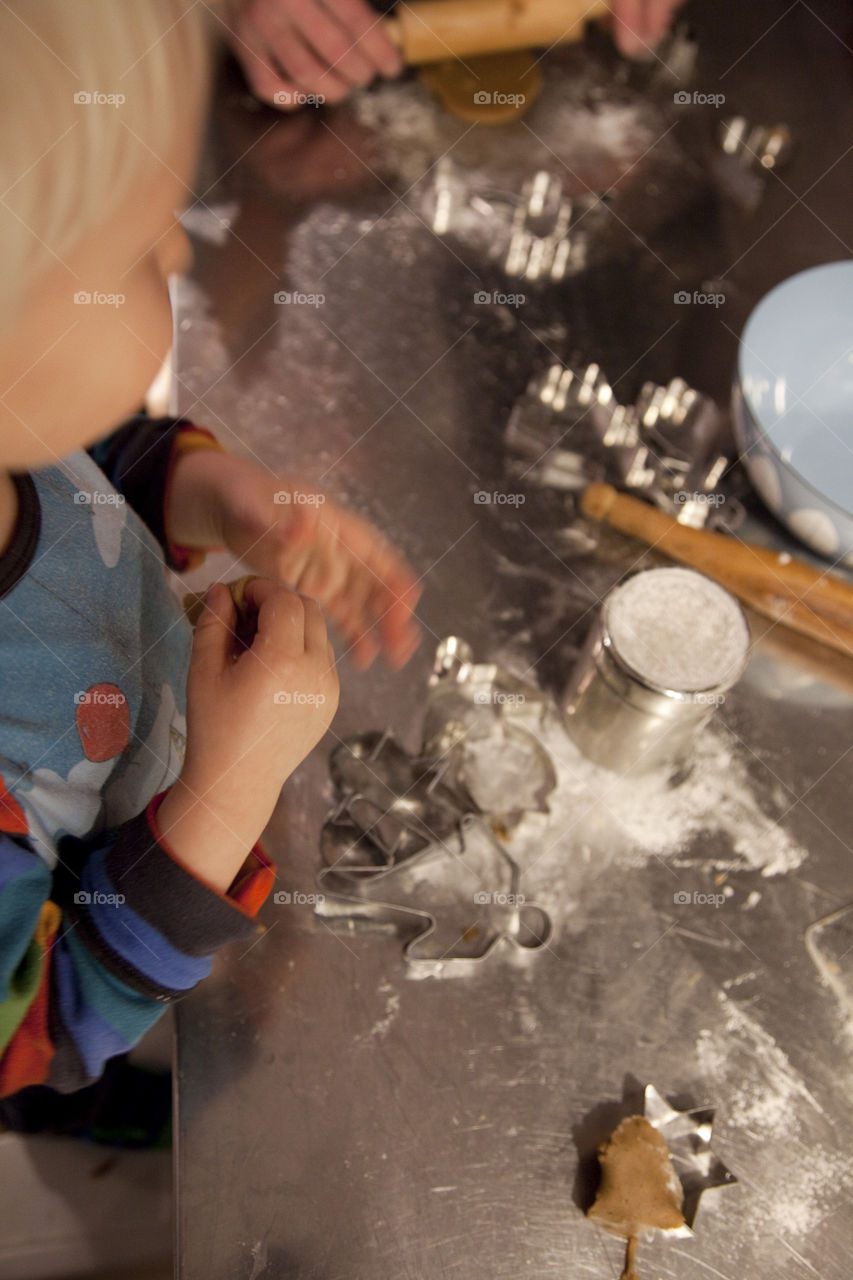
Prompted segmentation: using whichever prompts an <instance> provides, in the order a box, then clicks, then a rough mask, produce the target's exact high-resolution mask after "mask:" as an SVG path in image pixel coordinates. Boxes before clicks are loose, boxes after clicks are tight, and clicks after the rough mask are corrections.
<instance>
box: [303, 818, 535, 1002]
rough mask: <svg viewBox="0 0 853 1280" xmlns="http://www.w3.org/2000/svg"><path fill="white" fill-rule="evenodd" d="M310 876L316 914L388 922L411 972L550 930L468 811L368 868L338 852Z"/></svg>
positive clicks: (529, 943)
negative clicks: (404, 853)
mask: <svg viewBox="0 0 853 1280" xmlns="http://www.w3.org/2000/svg"><path fill="white" fill-rule="evenodd" d="M336 834H337V836H338V837H340V836H341V835H342V834H343V833H342V832H341V830H340V827H339V828H338V831H337V833H336ZM330 852H331V850H330V848H329V847H328V846H327V848H326V850H325V853H326V857H327V858H328V856H329V854H330ZM317 879H318V884H319V885H320V886H321V888H322V890H323V894H322V899H321V901H320V903H319V904H318V906H317V907H316V911H317V914H318V915H321V916H323V917H325V918H326V919H335V920H341V919H343V920H346V921H347V922H352V921H363V922H367V923H371V924H373V925H375V926H378V927H380V928H385V929H391V930H393V931H394V932H395V933H397V934H398V935H399V936H400V937H402V938H404V939H405V945H404V948H403V955H404V957H405V959H406V961H407V962H408V964H409V965H410V966H411V968H412V971H413V973H414V974H416V975H417V976H418V977H429V976H436V975H438V974H442V973H447V974H451V973H452V974H454V975H459V974H463V973H466V972H468V971H470V970H471V969H472V967H476V965H478V964H480V963H481V962H482V961H484V960H486V959H487V957H489V956H490V955H492V954H493V953H494V952H496V951H497V950H498V949H499V948H502V949H507V948H509V949H511V950H512V952H513V954H514V955H516V956H517V957H524V956H529V955H530V954H532V953H534V952H536V951H538V950H540V949H541V948H542V947H544V946H546V945H547V943H548V941H549V939H550V937H551V921H550V918H549V916H548V914H547V912H545V911H544V910H543V909H542V908H541V907H538V906H536V905H535V904H534V903H532V902H527V901H526V900H525V898H524V895H523V894H522V893H520V892H519V879H520V873H519V869H518V866H517V864H516V863H515V862H514V861H513V859H512V858H511V857H510V856H509V854H508V853H507V851H506V850H505V849H504V848H503V846H502V845H501V843H500V841H499V840H498V839H497V838H496V836H495V835H494V833H493V832H492V831H491V829H490V828H489V826H488V824H487V823H486V822H484V821H483V819H482V818H480V817H478V816H476V815H474V814H467V815H466V816H465V817H464V818H463V819H462V822H461V824H460V829H459V831H458V832H457V833H455V834H454V835H452V836H451V837H450V838H449V839H447V840H446V841H443V842H440V843H436V844H433V845H430V846H428V847H427V848H425V849H423V850H422V851H421V852H419V853H416V854H413V855H412V856H411V857H409V858H408V859H405V860H402V861H398V862H392V863H390V864H389V865H387V866H384V867H380V868H376V867H369V866H364V865H362V866H357V865H354V864H353V863H352V862H351V861H347V860H346V859H345V858H342V859H340V860H339V861H338V862H336V863H335V864H334V865H332V866H327V867H326V868H325V869H324V870H323V871H321V873H320V875H319V876H318V878H317Z"/></svg>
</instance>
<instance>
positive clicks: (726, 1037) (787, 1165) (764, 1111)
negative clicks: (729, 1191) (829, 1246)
mask: <svg viewBox="0 0 853 1280" xmlns="http://www.w3.org/2000/svg"><path fill="white" fill-rule="evenodd" d="M748 976H749V975H744V977H748ZM753 976H754V975H753ZM731 985H736V982H733V983H732V984H731ZM716 995H717V1000H718V1001H719V1004H720V1010H721V1014H722V1026H721V1028H719V1029H718V1030H716V1031H714V1032H712V1031H710V1030H703V1031H700V1033H699V1036H698V1038H697V1041H696V1059H697V1064H698V1068H699V1072H700V1074H701V1076H702V1077H703V1079H704V1080H705V1081H706V1082H707V1085H708V1093H709V1095H711V1096H713V1095H714V1094H715V1093H719V1095H720V1096H724V1097H725V1098H726V1108H725V1113H724V1114H721V1115H720V1116H719V1117H718V1119H719V1121H720V1122H721V1123H722V1124H723V1125H725V1126H726V1128H729V1129H731V1131H732V1132H733V1133H735V1134H737V1135H738V1137H739V1139H740V1140H741V1142H742V1144H743V1147H744V1150H745V1151H746V1150H750V1149H751V1151H752V1152H753V1153H755V1154H754V1157H753V1158H754V1167H753V1168H752V1169H751V1170H750V1169H749V1168H748V1166H747V1162H746V1159H745V1158H744V1159H743V1161H742V1164H743V1166H745V1167H741V1168H739V1169H737V1170H736V1172H737V1173H738V1176H739V1177H740V1179H741V1181H742V1183H743V1184H744V1194H745V1195H748V1196H751V1197H754V1199H755V1201H756V1210H755V1212H754V1219H755V1221H757V1222H759V1221H760V1222H762V1223H766V1224H768V1226H769V1227H770V1229H771V1230H772V1231H773V1232H774V1233H775V1234H776V1235H778V1236H779V1237H780V1238H782V1239H783V1240H784V1239H785V1238H786V1237H790V1236H805V1235H808V1234H809V1232H811V1231H813V1230H814V1229H815V1228H816V1227H817V1226H818V1224H819V1223H820V1222H821V1220H822V1219H823V1218H824V1217H826V1216H827V1215H828V1214H830V1213H832V1212H833V1211H834V1210H835V1208H837V1207H838V1205H839V1203H840V1202H841V1200H843V1199H845V1198H847V1197H849V1194H850V1189H851V1186H853V1156H851V1155H848V1154H846V1153H842V1152H839V1151H838V1150H832V1149H831V1148H828V1147H827V1146H826V1145H824V1144H823V1143H821V1142H819V1141H816V1140H815V1137H814V1132H815V1126H818V1127H820V1128H824V1129H825V1130H826V1132H827V1136H829V1135H830V1134H831V1125H832V1117H831V1116H828V1115H827V1114H826V1112H825V1111H824V1109H823V1107H822V1106H821V1105H820V1103H819V1102H818V1101H817V1099H816V1098H815V1097H814V1095H813V1094H812V1093H811V1091H810V1090H809V1089H808V1088H807V1087H806V1085H805V1083H804V1082H803V1080H802V1079H801V1077H800V1075H799V1073H798V1072H797V1071H796V1070H795V1068H794V1067H793V1066H792V1064H791V1063H790V1061H789V1060H788V1058H787V1056H786V1055H785V1053H784V1052H783V1051H782V1049H780V1047H779V1045H778V1044H777V1043H776V1041H775V1040H774V1039H773V1037H772V1036H771V1035H769V1034H768V1032H767V1031H765V1030H764V1028H763V1027H762V1026H761V1025H760V1024H759V1023H758V1022H757V1021H756V1020H755V1019H754V1018H752V1017H751V1016H750V1015H749V1014H748V1013H746V1012H744V1010H743V1009H741V1008H739V1007H738V1006H737V1005H736V1004H734V1003H733V1002H732V1001H731V1000H730V999H729V997H728V996H727V995H726V994H725V992H724V991H718V992H717V993H716ZM759 1215H760V1216H759Z"/></svg>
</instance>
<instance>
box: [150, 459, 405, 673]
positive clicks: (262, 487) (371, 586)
mask: <svg viewBox="0 0 853 1280" xmlns="http://www.w3.org/2000/svg"><path fill="white" fill-rule="evenodd" d="M167 524H168V527H169V533H170V537H171V538H172V540H173V542H175V543H178V544H180V545H183V546H193V547H198V546H213V545H218V546H226V547H228V549H229V550H230V551H232V552H233V553H234V554H235V555H238V556H239V557H240V559H241V560H243V562H244V563H245V564H246V565H247V566H248V567H249V568H250V569H252V570H253V571H254V572H255V573H260V574H263V575H265V576H267V577H270V578H276V579H278V580H279V581H281V582H285V583H287V585H288V586H289V587H292V588H293V589H294V590H295V591H299V592H300V593H301V594H302V595H306V596H311V597H312V598H313V599H314V600H316V601H317V602H318V603H319V604H321V605H322V606H323V608H324V609H325V611H326V612H327V614H328V616H329V617H330V618H331V619H332V621H333V622H334V623H335V624H336V625H337V626H338V627H339V628H340V630H341V632H342V633H343V635H344V636H345V637H346V639H347V640H348V641H349V643H350V645H351V647H352V650H353V655H354V657H355V661H356V662H357V663H358V665H359V666H361V667H368V666H369V665H370V663H371V662H372V661H373V659H374V658H375V657H376V655H377V654H378V653H379V652H380V651H382V650H383V649H384V651H385V655H386V657H387V658H388V661H389V662H390V663H391V664H392V666H395V667H402V666H403V665H404V664H405V663H406V662H408V660H409V658H410V657H411V656H412V654H413V653H414V651H415V649H416V648H417V646H418V640H419V636H418V630H417V626H416V624H415V622H414V621H413V618H412V610H413V609H414V606H415V604H416V603H417V600H418V598H419V596H420V588H419V587H418V585H417V582H416V580H415V577H414V574H413V573H412V571H411V570H410V569H409V567H408V566H407V565H406V563H405V561H404V560H403V559H402V558H401V557H400V556H399V555H398V554H397V553H396V551H394V549H393V548H392V547H391V545H390V544H389V543H388V542H386V541H385V539H384V538H383V537H382V536H381V535H380V534H379V533H378V532H377V531H376V530H375V529H374V528H373V527H372V526H371V525H369V524H368V523H367V522H366V521H364V520H360V519H359V518H358V517H357V516H354V515H351V514H350V513H349V512H347V511H344V510H342V509H341V508H340V507H338V506H337V505H336V504H335V503H334V502H332V501H331V500H330V499H328V498H326V497H325V495H324V494H322V493H320V492H319V491H317V490H311V489H307V488H304V487H302V488H297V487H294V486H292V485H289V484H287V483H286V482H285V481H283V480H281V479H279V478H276V477H275V476H272V475H270V474H269V473H268V472H265V471H263V470H262V469H261V468H260V467H257V466H255V465H254V464H252V463H249V462H245V461H243V460H242V459H239V458H232V457H230V456H229V455H227V454H221V453H218V452H213V451H211V450H198V451H197V452H195V453H188V454H186V455H185V456H184V457H183V458H181V459H180V460H179V462H178V464H177V466H176V468H175V474H174V477H173V483H172V487H171V501H170V508H169V512H168V513H167Z"/></svg>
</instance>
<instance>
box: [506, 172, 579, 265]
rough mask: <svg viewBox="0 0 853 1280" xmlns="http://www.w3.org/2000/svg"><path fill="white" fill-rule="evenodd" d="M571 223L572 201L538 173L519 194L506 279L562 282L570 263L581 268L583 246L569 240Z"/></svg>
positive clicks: (556, 181) (548, 177) (549, 177)
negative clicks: (546, 279)
mask: <svg viewBox="0 0 853 1280" xmlns="http://www.w3.org/2000/svg"><path fill="white" fill-rule="evenodd" d="M571 221H572V201H571V200H570V199H568V197H566V196H565V195H564V194H563V184H562V183H561V182H560V180H559V178H555V177H554V176H553V175H552V174H550V173H548V171H547V170H545V169H541V170H540V171H539V172H538V173H537V174H535V176H534V177H533V178H531V179H529V180H528V181H527V182H525V184H524V186H523V187H522V190H521V202H520V203H519V205H518V206H517V208H516V211H515V215H514V217H513V220H512V227H511V229H510V237H509V247H508V248H507V255H506V262H505V264H504V269H505V270H506V273H507V275H508V276H516V277H521V278H523V279H525V280H539V279H541V278H549V279H551V280H562V279H563V277H564V276H565V274H566V271H567V270H568V267H569V263H570V260H571V262H572V265H573V266H575V267H577V266H581V265H583V263H582V261H581V259H582V257H583V242H582V241H580V240H578V241H577V242H573V240H572V239H571V238H570V236H569V228H570V226H571Z"/></svg>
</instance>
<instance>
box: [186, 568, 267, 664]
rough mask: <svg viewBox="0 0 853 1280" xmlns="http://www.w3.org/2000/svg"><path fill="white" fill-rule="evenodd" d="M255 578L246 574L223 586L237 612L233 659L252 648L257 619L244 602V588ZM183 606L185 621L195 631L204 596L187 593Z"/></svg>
mask: <svg viewBox="0 0 853 1280" xmlns="http://www.w3.org/2000/svg"><path fill="white" fill-rule="evenodd" d="M257 576H258V575H257V574H256V573H247V574H245V575H244V576H243V577H242V578H235V579H234V581H233V582H227V583H226V584H225V585H226V586H227V587H228V590H229V591H230V592H231V599H232V600H233V601H234V606H235V608H236V610H237V625H236V627H235V630H234V656H235V657H238V656H239V654H240V653H242V652H243V651H244V650H245V649H250V648H251V647H252V641H253V639H254V636H255V629H256V626H257V618H256V617H255V613H254V610H252V609H251V608H250V607H249V604H248V602H247V600H246V587H247V586H248V585H249V583H250V582H254V580H255V578H257ZM183 605H184V613H185V614H186V615H187V621H188V622H189V624H190V626H191V627H192V628H193V629H195V626H196V624H197V622H198V620H199V618H200V617H201V614H202V610H203V609H204V596H202V595H197V594H196V593H195V592H194V591H189V592H187V594H186V595H185V596H184V600H183Z"/></svg>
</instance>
